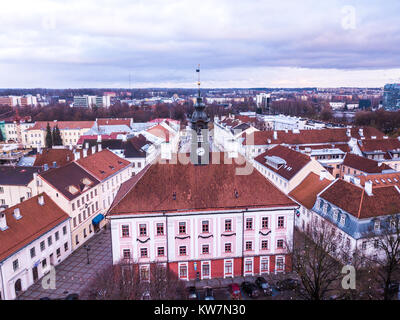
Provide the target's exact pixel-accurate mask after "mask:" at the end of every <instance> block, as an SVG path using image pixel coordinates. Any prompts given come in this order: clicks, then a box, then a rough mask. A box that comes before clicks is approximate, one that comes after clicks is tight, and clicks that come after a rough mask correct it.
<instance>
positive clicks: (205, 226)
mask: <svg viewBox="0 0 400 320" xmlns="http://www.w3.org/2000/svg"><path fill="white" fill-rule="evenodd" d="M201 228H202V229H201V230H202V232H203V233H208V231H209V225H208V221H203V222H202V223H201Z"/></svg>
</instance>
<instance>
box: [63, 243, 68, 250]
mask: <svg viewBox="0 0 400 320" xmlns="http://www.w3.org/2000/svg"><path fill="white" fill-rule="evenodd" d="M64 251H68V242H66V243H64Z"/></svg>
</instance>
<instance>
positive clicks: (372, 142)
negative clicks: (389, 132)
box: [358, 138, 400, 159]
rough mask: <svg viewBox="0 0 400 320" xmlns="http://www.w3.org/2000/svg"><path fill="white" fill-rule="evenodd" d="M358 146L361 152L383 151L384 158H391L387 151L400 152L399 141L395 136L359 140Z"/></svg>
mask: <svg viewBox="0 0 400 320" xmlns="http://www.w3.org/2000/svg"><path fill="white" fill-rule="evenodd" d="M358 146H359V147H360V150H361V152H363V153H369V152H379V151H381V152H384V153H385V158H386V159H390V158H391V156H390V155H389V154H387V152H389V151H393V150H396V151H399V152H400V141H399V140H398V139H395V138H391V139H368V140H367V139H365V140H359V141H358Z"/></svg>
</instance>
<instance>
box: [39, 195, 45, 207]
mask: <svg viewBox="0 0 400 320" xmlns="http://www.w3.org/2000/svg"><path fill="white" fill-rule="evenodd" d="M38 203H39V205H41V206H43V205H44V197H43V196H39V197H38Z"/></svg>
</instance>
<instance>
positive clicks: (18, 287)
mask: <svg viewBox="0 0 400 320" xmlns="http://www.w3.org/2000/svg"><path fill="white" fill-rule="evenodd" d="M14 289H15V295H16V296H18V295H19V294H20V293H21V291H22V282H21V279H18V280H17V281H15V284H14Z"/></svg>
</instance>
